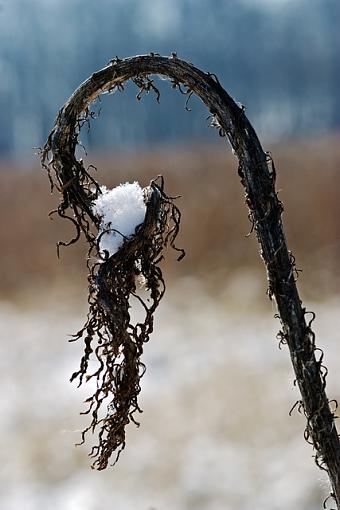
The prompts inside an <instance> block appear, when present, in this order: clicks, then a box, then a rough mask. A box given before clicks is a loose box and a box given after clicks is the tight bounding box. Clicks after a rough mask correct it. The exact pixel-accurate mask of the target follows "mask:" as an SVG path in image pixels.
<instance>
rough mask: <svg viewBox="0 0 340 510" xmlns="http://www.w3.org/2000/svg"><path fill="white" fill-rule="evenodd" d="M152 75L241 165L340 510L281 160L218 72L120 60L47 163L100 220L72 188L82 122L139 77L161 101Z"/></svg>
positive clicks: (84, 95)
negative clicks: (192, 100) (189, 104)
mask: <svg viewBox="0 0 340 510" xmlns="http://www.w3.org/2000/svg"><path fill="white" fill-rule="evenodd" d="M152 75H160V76H163V77H167V78H168V79H169V80H170V82H171V84H172V86H173V88H174V89H179V90H180V91H181V92H182V93H184V94H186V95H187V97H190V96H191V95H192V94H193V93H194V94H196V95H197V96H198V97H199V98H200V99H201V100H202V101H203V103H204V104H205V105H206V106H207V108H208V110H209V111H210V113H211V116H212V119H213V125H215V126H216V127H217V128H218V129H219V133H220V135H221V136H227V137H228V139H229V142H230V144H231V146H232V148H233V151H234V153H235V154H236V156H237V158H238V160H239V167H238V173H239V176H240V178H241V183H242V185H243V186H244V189H245V197H246V204H247V206H248V208H249V218H250V220H251V222H252V225H253V229H254V231H255V233H256V236H257V239H258V242H259V244H260V247H261V256H262V259H263V261H264V263H265V266H266V271H267V278H268V294H269V297H270V298H271V299H275V301H276V303H277V308H278V312H279V318H280V321H281V325H282V329H281V331H280V332H279V335H278V336H279V339H280V341H281V342H282V343H287V345H288V347H289V350H290V356H291V361H292V364H293V368H294V371H295V376H296V381H297V384H298V386H299V389H300V392H301V401H299V402H298V404H299V409H300V411H303V413H304V414H305V416H306V419H307V425H306V430H305V438H306V439H307V440H308V441H310V442H311V444H312V445H313V447H314V449H315V460H316V463H317V464H318V466H319V467H320V468H322V469H325V470H326V471H327V473H328V475H329V478H330V482H331V485H332V490H333V493H332V496H333V498H334V499H335V501H336V504H337V507H338V509H340V480H339V474H340V469H339V468H340V442H339V437H338V433H337V430H336V427H335V423H334V418H335V416H334V413H333V411H332V410H331V408H330V402H329V400H328V398H327V395H326V392H325V376H326V369H325V367H323V365H322V353H321V356H320V355H319V354H318V353H319V352H320V351H319V350H318V349H317V348H316V346H315V336H314V333H313V331H312V329H311V322H312V321H307V320H306V316H307V313H308V312H306V309H305V308H304V307H303V306H302V302H301V300H300V297H299V294H298V290H297V286H296V274H297V273H296V268H295V260H294V257H293V255H292V253H291V252H290V251H289V250H288V248H287V243H286V238H285V234H284V230H283V224H282V219H281V214H282V211H283V206H282V203H281V202H280V200H279V199H278V196H277V193H276V190H275V177H276V173H275V167H274V163H273V160H272V158H271V156H270V154H269V153H266V152H264V151H263V149H262V147H261V144H260V142H259V139H258V137H257V135H256V133H255V131H254V129H253V127H252V125H251V124H250V122H249V121H248V119H247V117H246V115H245V111H244V108H243V107H240V106H238V105H237V104H236V103H235V101H234V100H233V99H232V98H231V97H230V96H229V95H228V93H227V92H226V91H225V90H224V89H223V87H222V86H221V84H220V82H219V81H218V79H217V77H216V76H215V75H214V74H211V73H206V72H203V71H201V70H199V69H197V68H196V67H194V66H193V65H192V64H190V63H188V62H185V61H183V60H181V59H179V58H178V57H177V55H176V54H172V56H171V57H163V56H159V55H157V54H150V55H141V56H136V57H131V58H126V59H123V60H120V59H118V58H115V59H113V60H112V61H110V62H109V63H108V65H107V66H106V67H105V68H103V69H101V70H100V71H98V72H96V73H94V74H93V75H92V76H91V77H90V78H88V79H87V80H86V81H85V82H84V83H83V84H82V85H80V87H79V88H78V89H77V90H76V91H75V92H74V94H73V95H72V96H71V98H70V99H69V100H68V101H67V103H66V104H65V105H64V107H63V108H62V109H61V110H60V112H59V114H58V117H57V119H56V123H55V126H54V129H53V131H52V133H51V134H50V137H49V139H48V141H47V144H46V147H45V150H44V155H45V159H44V161H45V163H46V162H47V153H48V152H51V153H52V166H53V168H54V170H55V171H56V172H57V174H58V181H59V184H60V185H61V187H62V191H64V189H65V188H67V191H68V197H71V196H72V193H77V194H78V197H80V198H82V199H83V200H82V203H83V211H85V213H86V214H87V216H88V218H89V219H90V220H93V221H96V219H95V218H93V217H92V215H91V211H90V210H89V208H88V197H86V196H84V191H83V189H82V188H81V187H80V188H79V187H78V188H76V189H75V188H74V187H73V179H74V175H75V173H77V171H78V170H79V165H80V162H79V161H77V160H76V158H75V156H74V152H75V147H76V144H77V136H78V132H79V129H80V124H81V122H82V121H84V120H86V119H87V118H88V116H89V115H90V113H89V112H90V110H89V107H90V104H91V103H92V102H93V101H94V100H95V99H96V98H98V97H99V96H100V94H102V93H104V92H113V91H115V90H122V89H123V85H124V82H126V81H127V80H132V81H133V82H134V83H135V84H136V85H137V86H138V87H139V88H140V91H139V93H138V96H137V98H138V99H139V98H140V97H141V95H142V94H143V93H144V92H146V93H148V92H150V91H154V92H155V93H156V94H157V100H158V99H159V92H158V90H157V88H156V86H155V85H154V82H153V80H152V79H151V78H150V76H152ZM70 162H71V167H70ZM77 169H78V170H77ZM62 212H63V213H64V214H65V211H62ZM76 214H77V211H76ZM71 221H74V222H75V223H76V224H77V225H78V228H79V222H78V221H77V218H76V220H74V219H73V218H71ZM80 228H81V226H80ZM313 317H314V316H313ZM313 317H312V318H313Z"/></svg>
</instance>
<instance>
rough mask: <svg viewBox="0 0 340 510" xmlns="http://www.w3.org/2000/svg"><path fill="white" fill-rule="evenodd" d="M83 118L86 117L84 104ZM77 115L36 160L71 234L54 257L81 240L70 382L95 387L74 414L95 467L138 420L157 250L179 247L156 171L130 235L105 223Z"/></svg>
mask: <svg viewBox="0 0 340 510" xmlns="http://www.w3.org/2000/svg"><path fill="white" fill-rule="evenodd" d="M62 115H63V110H61V111H60V112H59V115H58V118H57V121H56V127H57V131H58V124H59V123H60V118H61V117H62ZM84 115H85V117H87V115H89V113H88V110H87V109H86V111H85V113H84ZM81 120H83V119H82V118H80V119H78V121H77V123H76V124H73V126H72V122H71V121H70V123H69V124H70V125H71V126H70V125H67V126H66V129H65V131H66V132H67V135H66V136H65V135H64V134H63V135H62V136H59V137H58V136H56V133H55V131H56V128H55V130H54V132H52V133H51V135H50V137H49V139H48V140H47V142H46V145H45V147H44V149H43V150H42V165H43V167H44V168H45V169H46V170H47V172H48V175H49V179H50V183H51V189H52V190H55V189H56V190H57V191H59V193H60V196H61V201H60V204H59V206H58V208H57V209H56V210H54V211H52V212H51V214H58V215H59V216H60V217H62V218H65V219H68V220H69V221H71V222H72V223H73V225H74V226H75V236H74V238H73V239H71V240H70V241H68V242H63V241H59V242H58V243H57V248H58V255H59V248H60V246H68V245H70V244H73V243H75V242H77V241H78V239H79V238H80V236H81V235H83V236H85V239H86V241H87V243H88V254H87V255H88V256H87V266H88V270H89V272H88V289H89V294H88V303H89V311H88V314H87V320H86V322H85V324H84V326H83V327H82V328H81V329H80V331H78V332H77V333H76V334H75V335H73V338H72V340H71V341H75V340H79V339H83V342H84V353H83V356H82V358H81V362H80V367H79V370H77V371H76V372H74V373H73V374H72V377H71V381H73V380H77V381H78V383H79V386H80V385H81V384H83V383H89V382H90V381H91V382H92V383H94V385H95V386H94V391H93V394H92V395H91V396H90V397H89V398H87V399H86V400H85V403H86V406H87V408H86V410H85V411H84V412H82V413H81V414H86V415H89V416H90V423H89V425H88V426H87V427H86V428H85V430H84V431H83V432H82V442H81V444H82V443H83V442H84V441H85V438H86V434H87V432H89V431H91V432H92V433H94V432H95V431H97V432H98V442H97V444H96V445H95V446H93V447H92V450H91V452H90V455H91V456H92V457H93V458H94V460H93V464H92V467H94V468H96V469H99V470H102V469H105V468H106V467H107V466H108V464H109V462H110V459H111V457H112V456H113V455H114V456H113V458H112V461H113V462H114V463H115V462H116V461H117V460H118V458H119V455H120V453H121V451H122V450H123V449H124V447H125V435H126V426H127V425H128V424H129V423H130V422H133V423H135V424H136V425H139V423H138V421H137V414H138V413H140V412H141V409H140V407H139V404H138V395H139V393H140V390H141V386H140V381H141V378H142V376H143V374H144V372H145V365H144V364H143V362H142V360H141V357H142V354H143V347H144V343H146V342H148V340H149V338H150V334H151V333H152V331H153V327H154V313H155V311H156V309H157V306H158V304H159V302H160V300H161V298H162V297H163V295H164V291H165V282H164V279H163V276H162V271H161V268H160V263H161V261H162V259H163V258H164V254H163V252H164V249H165V248H166V247H167V246H168V245H169V246H170V247H172V248H173V249H174V250H176V251H177V252H178V254H177V259H178V260H180V259H181V258H183V256H184V251H183V250H181V249H179V248H177V247H176V246H175V239H176V237H177V234H178V232H179V226H180V218H181V215H180V211H179V209H178V208H177V206H176V205H175V203H174V200H175V198H172V197H169V196H168V195H167V194H166V192H165V189H164V179H163V177H162V176H158V178H157V179H155V180H153V181H151V183H150V185H149V186H147V187H146V188H144V189H143V191H142V193H143V201H144V204H145V216H144V218H143V219H142V221H141V223H140V224H137V225H136V228H135V229H134V232H131V233H130V234H131V235H126V234H125V233H124V232H120V231H119V230H118V229H117V228H116V226H115V224H114V222H109V223H105V221H104V218H103V216H101V214H100V213H99V212H98V206H97V204H98V201H99V200H100V198H101V197H102V196H103V194H105V191H106V190H105V187H101V186H100V185H99V184H98V182H97V181H96V180H95V178H94V177H93V176H92V175H91V171H92V170H93V169H94V167H92V166H91V165H90V167H88V168H85V167H84V163H83V161H82V160H77V159H76V156H75V148H76V146H77V143H78V135H79V132H80V127H81V123H82V122H81ZM64 127H65V125H64ZM70 133H72V134H70ZM113 212H114V211H113ZM113 216H114V214H113ZM110 236H112V239H113V238H115V242H116V241H117V238H118V239H119V240H120V241H119V242H118V243H117V242H116V244H118V249H116V250H114V251H113V252H112V253H110V251H108V250H106V249H105V248H103V246H105V244H104V243H103V242H102V241H103V239H104V237H106V238H107V237H110ZM133 301H134V302H135V303H137V305H139V306H140V307H141V309H142V318H141V319H138V320H135V321H133V320H132V318H131V314H130V309H131V306H132V305H133ZM90 385H91V383H90ZM92 387H93V386H92Z"/></svg>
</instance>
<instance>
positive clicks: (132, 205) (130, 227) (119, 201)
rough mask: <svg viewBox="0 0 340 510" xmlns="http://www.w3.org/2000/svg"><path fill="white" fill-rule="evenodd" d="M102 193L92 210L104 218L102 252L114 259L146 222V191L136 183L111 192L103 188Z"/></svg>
mask: <svg viewBox="0 0 340 510" xmlns="http://www.w3.org/2000/svg"><path fill="white" fill-rule="evenodd" d="M101 191H102V194H101V195H99V197H98V198H97V199H96V200H95V201H94V202H93V204H92V210H93V212H94V214H96V215H97V216H99V217H100V218H101V224H100V230H99V234H98V236H99V237H100V241H99V249H100V251H101V253H102V254H104V250H105V251H107V252H108V253H109V256H110V257H111V255H114V254H115V253H116V252H117V251H118V249H119V248H120V247H121V245H122V244H123V242H124V240H125V239H126V238H128V237H130V236H132V235H134V233H135V231H136V227H138V225H140V224H141V223H143V221H144V218H145V213H146V205H145V203H144V194H143V188H141V186H140V185H139V183H138V182H136V181H135V182H133V183H130V182H126V183H124V184H120V185H119V186H117V187H116V188H113V189H111V190H110V189H108V188H106V186H102V187H101ZM106 230H108V232H105V231H106ZM103 232H104V233H103Z"/></svg>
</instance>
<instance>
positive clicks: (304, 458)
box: [0, 279, 340, 510]
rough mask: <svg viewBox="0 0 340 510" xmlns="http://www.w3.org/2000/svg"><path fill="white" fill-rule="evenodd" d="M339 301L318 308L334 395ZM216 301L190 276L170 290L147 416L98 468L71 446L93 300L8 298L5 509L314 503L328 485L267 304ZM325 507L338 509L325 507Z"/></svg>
mask: <svg viewBox="0 0 340 510" xmlns="http://www.w3.org/2000/svg"><path fill="white" fill-rule="evenodd" d="M339 301H340V299H338V300H337V299H334V300H333V301H331V302H328V303H324V304H319V305H313V306H312V307H311V308H312V309H313V310H314V311H316V312H317V320H316V323H315V329H316V331H317V333H318V336H317V343H318V345H320V346H321V347H323V348H324V350H325V359H326V364H327V366H328V368H329V370H330V375H329V377H328V393H329V396H330V398H337V397H339V395H340V377H339V376H338V374H339V366H340V342H339V331H340V316H339V313H338V310H339V305H340V302H339ZM264 303H265V305H267V307H264V308H263V307H262V309H261V308H260V309H258V310H254V309H253V307H252V306H251V305H250V303H247V302H245V303H244V305H243V306H240V305H239V304H238V303H234V304H232V303H231V302H230V300H228V299H225V300H223V299H220V300H219V301H218V302H217V301H216V300H214V298H212V297H211V296H209V295H207V293H206V292H205V291H204V290H203V288H202V287H201V285H200V283H199V282H198V281H195V280H191V279H185V280H183V281H182V282H180V283H177V284H176V285H175V286H174V287H173V288H172V289H169V291H168V292H167V294H166V297H165V298H164V301H163V302H162V303H161V306H160V310H159V313H158V315H157V318H156V327H155V332H154V334H153V336H152V338H151V341H150V343H149V344H147V345H146V346H145V357H144V360H145V363H146V365H147V372H146V374H145V376H144V379H143V388H142V394H141V400H140V402H141V407H142V408H143V410H144V412H143V414H142V415H141V426H140V428H139V429H136V427H135V426H134V425H130V426H129V428H128V437H127V447H126V449H125V451H124V452H123V454H122V456H121V458H120V461H119V463H118V464H117V465H116V466H115V467H114V468H113V469H109V470H107V471H106V472H97V471H93V470H91V469H90V459H88V457H87V452H88V448H87V447H86V446H82V447H77V448H75V447H74V446H73V445H74V443H75V442H77V441H78V440H79V430H81V429H82V428H83V427H84V426H85V425H86V424H87V418H86V417H84V416H79V415H78V412H79V411H80V410H81V409H82V406H81V402H82V399H83V397H85V396H87V392H86V390H84V389H83V388H80V389H76V387H75V386H74V385H71V384H70V383H69V382H68V380H69V377H70V375H71V373H72V372H73V371H74V370H75V369H76V368H77V367H78V363H79V358H80V355H81V352H82V345H81V344H80V343H72V344H69V343H68V342H67V334H70V333H74V332H75V331H77V330H78V329H79V328H80V326H81V325H82V321H83V319H84V316H85V311H86V310H85V309H82V308H81V307H80V306H79V307H77V306H74V305H72V306H70V304H69V303H66V302H62V301H61V300H60V299H59V300H49V299H46V296H36V297H35V298H34V305H31V306H30V307H29V308H28V307H22V306H19V305H15V304H10V303H5V302H3V303H1V304H0V323H1V337H2V338H1V343H0V388H1V392H0V398H1V419H0V446H1V453H2V455H1V458H2V462H1V467H0V501H1V505H0V506H1V509H2V510H19V509H20V510H37V509H45V510H50V509H51V510H52V509H53V510H102V509H104V508H105V509H112V510H135V509H138V510H163V509H164V510H165V509H166V510H208V509H209V510H222V509H223V510H225V509H234V508H242V509H243V510H253V509H256V508H258V509H261V510H281V509H282V510H283V509H284V510H287V509H290V510H293V509H296V508H299V510H314V509H315V510H316V509H319V508H321V507H322V501H323V500H324V498H325V497H326V495H327V493H328V486H327V482H326V481H325V478H324V475H323V474H322V473H321V472H320V471H319V470H318V469H317V468H316V467H315V465H314V463H313V460H312V458H311V456H312V453H313V452H312V450H311V447H310V446H309V445H307V444H306V443H305V442H304V440H303V437H302V434H303V428H304V419H303V418H302V417H301V416H300V415H298V414H294V415H293V416H292V417H289V416H288V412H289V409H290V408H291V407H292V405H293V403H294V402H295V401H296V399H297V398H298V393H297V390H296V389H295V388H294V387H293V374H292V369H291V365H290V360H289V355H288V352H287V349H286V348H284V349H283V350H282V351H280V350H279V349H278V347H277V345H278V341H277V340H276V339H275V335H276V332H277V331H278V329H279V323H278V321H277V320H275V319H274V318H273V315H274V313H275V310H274V309H271V305H270V303H268V304H267V303H266V302H265V298H264ZM329 507H331V505H330V506H329Z"/></svg>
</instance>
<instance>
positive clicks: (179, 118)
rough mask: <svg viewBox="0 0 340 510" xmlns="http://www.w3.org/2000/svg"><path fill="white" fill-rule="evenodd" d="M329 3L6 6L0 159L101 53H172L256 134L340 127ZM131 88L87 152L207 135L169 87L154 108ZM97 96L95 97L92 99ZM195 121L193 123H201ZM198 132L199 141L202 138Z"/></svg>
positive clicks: (34, 131) (339, 68) (136, 0)
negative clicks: (212, 84)
mask: <svg viewBox="0 0 340 510" xmlns="http://www.w3.org/2000/svg"><path fill="white" fill-rule="evenodd" d="M339 19H340V2H339V0H290V1H288V0H286V1H283V2H278V1H274V0H273V1H272V2H269V1H267V2H264V0H263V1H262V2H261V1H259V0H257V1H256V0H253V1H251V0H248V1H246V0H214V1H213V2H211V0H153V1H152V2H148V1H141V0H97V1H96V2H89V1H88V0H30V1H27V0H12V1H11V2H10V1H9V0H6V1H4V2H2V3H1V5H0V69H1V81H0V108H1V117H0V155H2V156H6V157H11V156H13V155H18V154H19V155H20V153H21V154H22V153H24V152H27V151H31V149H32V147H34V146H41V144H42V143H43V142H44V140H45V138H46V136H47V134H48V132H49V130H50V128H51V126H52V124H53V120H54V117H55V114H56V112H57V110H58V109H59V107H60V106H61V105H62V104H63V103H64V101H65V100H66V99H67V97H68V96H69V95H70V94H71V93H72V91H73V90H74V89H75V88H76V87H77V86H78V85H79V83H80V82H81V81H83V80H84V79H86V78H87V77H88V76H89V75H90V74H91V73H92V72H93V71H94V70H96V69H99V68H100V67H103V66H104V65H105V64H106V63H107V62H108V61H109V60H110V59H111V58H112V57H114V56H116V55H118V56H119V57H121V58H123V57H126V56H130V55H134V54H138V53H148V52H150V51H155V52H159V53H161V54H166V55H169V54H170V53H171V52H172V51H177V52H178V55H179V57H181V56H182V57H183V58H185V59H187V60H190V61H192V62H193V63H194V64H195V65H197V66H198V67H201V68H203V69H205V70H207V71H210V72H215V73H217V75H218V77H219V79H220V80H221V81H222V82H223V85H224V86H225V88H226V89H227V90H228V91H229V92H230V93H231V94H232V95H233V97H234V98H235V99H236V100H238V101H240V102H241V103H243V104H245V105H246V107H247V114H248V116H249V117H250V119H251V120H252V121H253V122H254V123H255V125H256V128H257V130H258V131H259V133H260V134H261V135H262V136H271V137H272V138H273V137H274V138H279V137H292V136H296V135H297V134H301V135H306V134H309V133H323V132H327V131H331V130H336V129H339V127H340V88H339V86H338V83H339V81H340V52H339V50H340V31H339ZM134 95H136V90H135V88H134V87H133V86H131V87H130V88H128V90H127V93H126V94H122V95H121V97H120V98H119V101H118V100H117V98H110V100H109V103H108V104H107V105H105V108H104V107H103V108H102V109H103V113H102V119H101V122H99V123H97V124H96V125H95V126H93V128H94V129H91V130H90V132H89V133H87V134H84V142H85V144H86V146H87V147H92V148H97V149H107V150H109V149H110V148H115V147H117V146H119V147H120V148H124V147H132V148H133V147H138V145H140V144H144V143H145V142H146V141H148V142H149V143H155V142H159V141H160V142H165V141H166V142H176V141H178V140H182V139H183V138H184V139H188V138H196V139H197V138H199V137H201V136H203V134H204V136H207V133H209V131H208V130H206V131H204V123H202V119H204V117H205V116H206V115H207V114H206V113H205V112H204V110H203V108H202V107H201V105H200V104H199V103H198V101H197V100H196V101H195V100H194V101H193V102H192V103H191V104H190V105H189V107H190V108H191V109H192V112H191V113H190V114H188V113H187V112H185V111H184V102H185V100H184V99H185V98H183V97H181V96H180V94H178V93H176V94H175V93H174V92H173V91H172V90H171V88H170V87H169V85H168V84H166V83H164V85H163V84H162V85H161V95H162V96H163V98H166V100H164V101H163V102H162V101H161V104H160V105H157V104H155V101H154V100H153V99H152V100H150V99H149V98H145V100H143V101H142V102H141V104H139V105H136V104H135V101H134V100H132V97H133V96H134ZM106 102H107V98H106V97H105V96H103V99H102V104H98V105H97V108H98V111H99V110H100V108H101V107H102V106H104V103H106ZM202 126H203V127H202ZM208 136H209V135H208Z"/></svg>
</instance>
